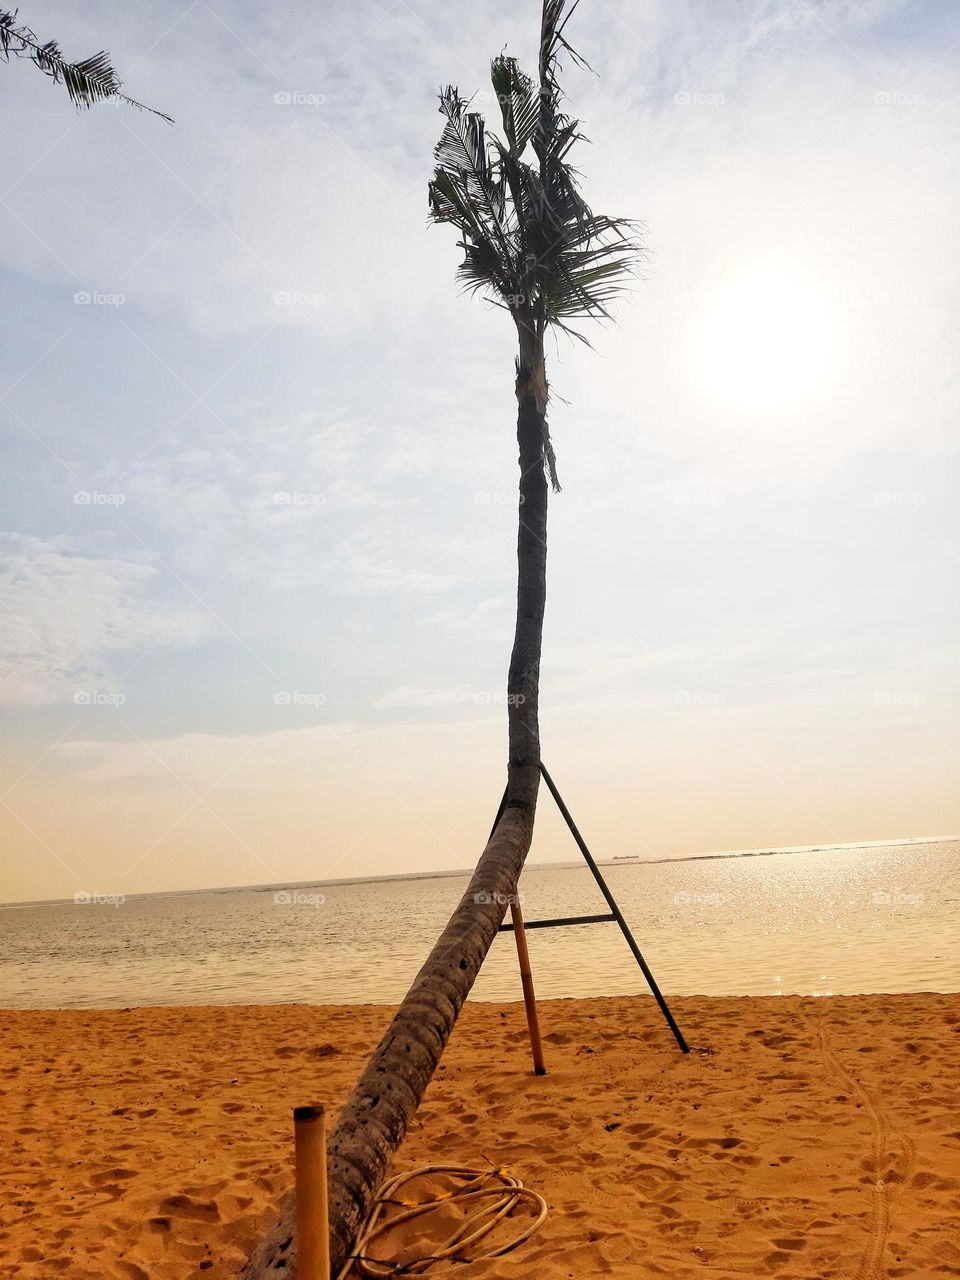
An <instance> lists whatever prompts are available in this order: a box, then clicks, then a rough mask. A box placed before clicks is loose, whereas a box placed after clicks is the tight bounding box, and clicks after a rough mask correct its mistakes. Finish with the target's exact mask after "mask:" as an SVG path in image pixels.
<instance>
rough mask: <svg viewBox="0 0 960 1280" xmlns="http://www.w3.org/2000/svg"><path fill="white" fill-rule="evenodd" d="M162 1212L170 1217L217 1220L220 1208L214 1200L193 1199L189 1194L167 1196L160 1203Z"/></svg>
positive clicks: (198, 1220)
mask: <svg viewBox="0 0 960 1280" xmlns="http://www.w3.org/2000/svg"><path fill="white" fill-rule="evenodd" d="M160 1208H161V1210H162V1211H163V1213H164V1214H169V1215H170V1217H171V1218H189V1219H191V1221H193V1222H219V1221H220V1210H219V1208H218V1206H217V1202H216V1200H194V1199H193V1198H192V1197H191V1196H185V1195H175V1196H167V1198H166V1200H163V1201H162V1202H161V1204H160Z"/></svg>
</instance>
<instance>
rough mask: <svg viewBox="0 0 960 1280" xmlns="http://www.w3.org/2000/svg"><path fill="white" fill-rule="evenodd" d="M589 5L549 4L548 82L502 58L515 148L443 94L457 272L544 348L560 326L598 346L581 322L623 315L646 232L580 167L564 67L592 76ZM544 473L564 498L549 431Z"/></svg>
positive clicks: (435, 208)
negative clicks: (576, 44) (594, 202)
mask: <svg viewBox="0 0 960 1280" xmlns="http://www.w3.org/2000/svg"><path fill="white" fill-rule="evenodd" d="M579 3H580V0H543V17H542V22H541V28H540V53H539V59H538V78H537V80H536V81H534V80H533V79H531V77H529V76H528V75H526V74H525V73H524V72H523V71H521V70H520V67H519V66H518V64H517V62H516V60H515V59H514V58H508V57H506V56H505V55H504V54H500V55H499V57H497V58H494V60H493V62H492V64H491V68H490V79H491V83H492V84H493V88H494V91H495V93H496V95H497V102H498V104H499V107H500V116H501V121H502V125H503V138H502V139H501V138H497V137H496V136H495V135H492V134H490V133H488V132H487V130H486V127H485V125H484V122H483V119H482V117H481V116H480V115H479V114H478V113H476V112H472V111H470V110H469V109H468V108H469V104H468V103H467V102H466V101H465V100H464V99H463V98H461V97H460V95H459V93H458V92H457V90H456V89H455V88H453V87H452V86H448V87H447V88H446V89H443V90H442V91H441V93H440V110H441V112H442V114H443V115H444V117H445V124H444V128H443V132H442V134H441V136H440V141H439V143H438V144H437V148H436V153H435V154H436V163H437V167H436V171H435V173H434V177H433V181H432V182H431V183H430V187H429V200H430V217H431V219H432V220H433V221H434V222H449V223H451V224H453V225H454V226H455V227H457V229H458V230H459V231H460V236H461V238H460V241H459V247H460V248H461V249H462V250H463V254H464V256H463V261H462V262H461V264H460V267H459V269H458V272H457V277H458V279H459V280H460V282H461V284H462V285H463V286H464V288H466V289H467V290H470V291H478V290H481V291H484V292H486V293H487V294H488V295H489V296H491V297H492V298H493V301H494V302H496V303H497V305H499V306H503V307H505V308H506V309H507V310H509V311H510V313H511V314H512V316H513V319H514V321H515V322H516V324H517V327H518V329H519V330H520V332H521V334H523V333H526V334H530V333H534V334H536V335H537V336H538V337H539V338H540V339H541V340H542V338H543V335H544V333H545V331H546V330H547V329H548V328H551V327H552V328H554V329H557V330H559V331H560V332H563V333H565V334H569V335H570V336H571V337H573V338H577V339H579V340H581V341H584V342H586V338H585V337H584V336H583V334H581V333H580V332H579V331H578V330H577V328H576V327H575V326H576V322H577V321H580V320H585V319H588V320H597V319H599V320H609V319H611V318H612V312H611V306H612V304H613V302H614V300H615V299H616V298H617V297H618V296H619V295H620V294H621V293H622V292H623V288H624V285H625V282H626V280H627V279H628V277H629V276H630V275H631V274H633V273H634V271H635V270H636V263H637V260H638V257H639V255H640V253H641V252H642V250H641V247H640V245H639V243H638V240H637V234H636V233H637V229H638V228H637V224H636V223H634V222H632V221H631V220H630V219H627V218H614V217H608V216H607V215H605V214H596V213H594V212H593V210H592V209H591V208H590V206H589V205H588V204H587V202H586V200H585V199H584V197H583V196H582V194H581V192H580V174H579V173H578V172H577V170H576V169H575V168H574V167H573V165H572V164H571V162H570V156H571V152H572V151H573V149H574V147H575V146H576V144H577V143H578V142H583V141H586V139H585V138H584V135H583V134H582V132H581V131H580V122H579V121H578V120H576V119H574V118H573V117H572V116H570V115H569V114H567V112H566V111H565V109H564V95H563V91H562V90H561V88H560V83H559V79H558V75H559V71H560V69H561V58H562V57H568V58H569V59H570V60H571V61H572V62H573V63H574V64H575V65H576V66H578V67H586V68H587V69H589V67H588V64H587V63H586V61H585V60H584V59H583V58H582V57H581V56H580V55H579V54H578V53H577V52H576V50H575V49H574V48H573V47H572V46H571V45H570V43H569V41H568V40H567V38H566V35H565V34H564V33H565V31H566V27H567V24H568V22H569V21H570V19H571V17H572V16H573V14H574V12H575V11H576V9H577V7H578V5H579ZM543 453H544V465H545V467H546V468H547V471H548V474H549V476H550V479H551V482H552V484H553V486H554V488H555V489H559V483H558V481H557V474H556V462H555V458H554V453H553V446H552V445H551V443H550V435H549V431H548V429H547V426H546V421H545V420H544V424H543Z"/></svg>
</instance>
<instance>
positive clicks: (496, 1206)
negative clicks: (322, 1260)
mask: <svg viewBox="0 0 960 1280" xmlns="http://www.w3.org/2000/svg"><path fill="white" fill-rule="evenodd" d="M430 1174H445V1175H447V1176H448V1177H450V1178H451V1179H452V1180H453V1183H454V1186H453V1187H452V1188H451V1189H449V1190H446V1191H439V1192H437V1191H434V1192H431V1193H428V1194H427V1195H426V1196H424V1197H422V1198H419V1199H404V1198H401V1196H400V1194H399V1193H400V1190H401V1188H402V1187H404V1186H406V1184H407V1183H409V1182H413V1181H414V1180H415V1179H416V1178H423V1177H427V1176H428V1175H430ZM458 1183H462V1185H460V1186H459V1187H458ZM481 1201H483V1202H484V1203H479V1202H481ZM521 1202H526V1203H528V1204H530V1205H531V1206H533V1208H534V1209H535V1210H536V1216H535V1217H533V1218H531V1219H530V1221H529V1222H528V1223H527V1225H525V1226H524V1227H523V1228H522V1229H521V1230H520V1231H518V1232H517V1234H516V1235H514V1236H513V1237H511V1238H510V1239H509V1240H507V1241H506V1242H505V1243H497V1244H494V1245H493V1247H488V1248H487V1249H486V1250H483V1251H479V1252H478V1251H476V1246H477V1244H478V1243H479V1242H480V1241H482V1240H483V1239H484V1238H485V1237H486V1236H488V1235H489V1234H490V1232H491V1231H493V1230H494V1228H495V1227H497V1226H498V1225H499V1224H500V1223H501V1222H503V1220H504V1219H505V1218H508V1217H509V1216H510V1214H511V1213H512V1212H513V1210H514V1209H515V1208H516V1207H517V1205H518V1204H520V1203H521ZM451 1204H455V1205H459V1206H460V1207H462V1208H464V1209H465V1210H467V1212H465V1215H464V1217H463V1219H462V1220H461V1221H460V1223H459V1224H458V1226H457V1229H456V1230H455V1231H454V1233H453V1235H451V1236H450V1237H449V1238H448V1239H446V1240H444V1241H443V1243H442V1244H439V1245H436V1246H434V1247H432V1251H431V1252H430V1253H429V1254H424V1255H423V1256H422V1257H418V1258H413V1259H408V1261H406V1262H391V1261H389V1260H388V1259H385V1258H375V1257H373V1256H371V1253H370V1247H371V1245H372V1244H373V1242H374V1241H375V1240H376V1239H377V1238H378V1237H380V1236H383V1235H385V1234H386V1233H387V1232H388V1231H392V1230H393V1229H394V1228H395V1227H397V1226H399V1225H401V1224H402V1223H404V1222H409V1221H411V1220H412V1219H413V1218H418V1217H421V1216H422V1215H424V1214H428V1213H432V1212H435V1211H436V1210H438V1209H441V1208H443V1209H445V1208H447V1207H448V1206H449V1205H451ZM474 1204H476V1205H477V1207H476V1208H470V1209H468V1206H471V1205H474ZM546 1216H547V1202H546V1200H544V1198H543V1196H541V1195H540V1194H539V1193H538V1192H536V1191H532V1190H531V1189H530V1188H529V1187H525V1186H524V1185H523V1183H522V1182H521V1181H520V1179H519V1178H515V1177H514V1176H513V1175H512V1174H511V1173H510V1172H509V1171H508V1170H507V1169H505V1168H497V1167H492V1168H490V1169H487V1170H477V1169H468V1168H465V1167H464V1166H463V1165H457V1164H425V1165H422V1166H421V1167H420V1168H419V1169H412V1170H410V1171H409V1172H407V1173H398V1174H397V1175H396V1176H395V1177H393V1178H391V1179H389V1181H387V1182H385V1183H384V1184H383V1186H382V1187H381V1188H380V1193H379V1195H378V1196H377V1199H376V1201H375V1203H374V1206H373V1209H372V1210H371V1212H370V1216H369V1218H368V1219H367V1222H366V1225H365V1227H364V1228H363V1231H362V1232H361V1233H360V1235H359V1236H358V1238H357V1242H356V1244H355V1245H354V1250H353V1253H352V1254H351V1256H350V1257H349V1258H348V1259H347V1262H346V1264H345V1266H344V1268H343V1270H342V1271H341V1272H340V1274H339V1276H338V1277H337V1280H345V1278H346V1276H347V1275H348V1274H350V1272H351V1268H355V1271H354V1274H355V1275H358V1276H364V1277H367V1278H368V1280H391V1277H393V1276H416V1275H425V1274H429V1275H430V1276H431V1278H433V1277H439V1276H448V1275H454V1274H456V1275H460V1274H461V1273H462V1268H463V1264H464V1263H467V1262H481V1261H485V1260H487V1259H489V1258H499V1257H501V1256H502V1255H503V1254H505V1253H510V1251H511V1250H513V1249H516V1248H518V1247H519V1246H520V1245H521V1244H523V1243H524V1241H525V1240H529V1239H530V1237H531V1236H532V1235H533V1233H534V1232H535V1231H536V1230H537V1229H538V1227H539V1226H540V1225H541V1223H542V1222H543V1220H544V1219H545V1218H546ZM404 1252H405V1253H409V1252H410V1251H409V1250H404ZM444 1262H453V1263H455V1264H456V1265H454V1266H451V1267H444V1268H442V1269H437V1264H442V1263H444Z"/></svg>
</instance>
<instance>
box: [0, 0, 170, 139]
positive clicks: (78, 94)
mask: <svg viewBox="0 0 960 1280" xmlns="http://www.w3.org/2000/svg"><path fill="white" fill-rule="evenodd" d="M11 54H13V56H14V57H15V58H29V59H30V61H31V62H33V63H35V64H36V65H37V66H38V67H39V68H40V70H41V71H42V72H43V73H44V75H47V76H49V77H50V79H51V80H53V81H54V83H55V84H62V85H63V86H64V87H65V88H66V91H67V93H68V94H69V95H70V101H71V102H72V103H73V105H74V106H75V107H77V108H78V109H81V108H86V107H92V106H93V105H94V103H96V102H105V101H107V100H108V99H111V98H112V99H113V100H114V101H116V102H122V103H124V104H125V105H126V106H128V107H136V109H137V110H138V111H149V112H150V114H151V115H153V116H159V117H160V119H161V120H166V122H167V124H173V120H172V119H171V117H170V116H168V115H164V113H163V112H162V111H155V110H154V109H153V107H147V106H144V104H143V103H142V102H138V101H137V100H136V98H128V97H127V95H126V94H125V93H121V92H120V90H121V87H122V86H121V83H120V79H119V77H118V75H117V73H116V71H115V70H114V68H113V66H112V65H111V63H110V55H109V54H108V53H104V52H102V51H101V52H100V53H95V54H93V55H92V56H91V57H89V58H83V59H82V60H81V61H80V62H67V60H66V58H64V56H63V54H62V53H61V52H60V46H59V45H58V44H57V42H56V40H46V41H44V42H43V43H42V44H41V42H40V40H39V38H38V37H37V36H36V35H35V33H34V32H33V31H31V30H30V28H29V27H26V26H24V25H23V23H18V22H17V10H16V9H14V10H13V11H12V12H11V11H10V10H9V9H0V57H3V59H4V61H5V62H9V61H10V55H11Z"/></svg>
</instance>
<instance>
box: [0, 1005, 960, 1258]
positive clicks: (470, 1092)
mask: <svg viewBox="0 0 960 1280" xmlns="http://www.w3.org/2000/svg"><path fill="white" fill-rule="evenodd" d="M674 1008H675V1012H676V1015H677V1018H678V1021H679V1022H680V1024H681V1026H682V1027H683V1028H684V1030H685V1031H686V1033H687V1037H688V1039H689V1040H690V1043H691V1045H693V1046H695V1047H694V1050H693V1052H692V1053H691V1054H690V1055H689V1057H686V1058H684V1057H682V1056H681V1055H680V1054H679V1053H678V1052H677V1051H676V1049H675V1047H674V1045H673V1041H672V1039H671V1038H670V1036H669V1033H668V1032H667V1030H666V1028H665V1027H664V1026H663V1024H662V1022H661V1021H660V1018H659V1014H658V1013H657V1010H656V1008H655V1006H654V1005H653V1002H652V1001H651V1000H650V999H648V998H629V999H624V998H611V999H593V1000H555V1001H546V1002H543V1003H542V1005H541V1017H542V1025H543V1030H544V1033H545V1040H546V1050H547V1055H548V1059H547V1065H548V1068H549V1074H548V1075H547V1076H546V1077H545V1078H541V1079H537V1078H535V1077H534V1076H533V1075H532V1074H531V1072H530V1064H529V1048H528V1044H527V1040H526V1030H525V1023H524V1018H523V1009H522V1005H519V1004H516V1005H515V1004H509V1005H490V1004H480V1003H475V1004H471V1005H468V1007H467V1008H466V1010H465V1012H464V1014H463V1016H462V1018H461V1021H460V1023H459V1025H458V1027H457V1030H456V1032H455V1035H454V1038H453V1040H452V1041H451V1044H450V1046H449V1048H448V1050H447V1053H446V1055H445V1057H444V1061H443V1063H442V1065H441V1069H440V1071H439V1072H438V1073H437V1076H436V1078H435V1080H434V1082H433V1084H432V1086H431V1088H430V1090H429V1092H428V1094H427V1098H426V1101H425V1103H424V1105H423V1106H422V1108H421V1110H420V1112H419V1115H418V1117H417V1120H416V1122H415V1124H414V1127H413V1129H412V1130H411V1132H410V1134H409V1135H408V1138H407V1140H406V1142H405V1144H404V1146H403V1148H402V1150H401V1153H400V1156H399V1158H398V1160H397V1163H396V1166H395V1167H396V1168H397V1169H401V1168H407V1167H413V1166H415V1165H419V1164H423V1163H427V1162H429V1161H433V1160H437V1159H441V1158H442V1159H444V1160H450V1161H453V1162H462V1163H464V1164H468V1165H483V1164H484V1161H485V1159H490V1160H496V1161H500V1162H503V1163H506V1164H508V1165H509V1167H510V1169H511V1170H512V1171H513V1172H514V1173H515V1174H516V1175H517V1176H519V1177H520V1178H521V1179H522V1180H523V1181H524V1182H525V1183H526V1184H527V1185H529V1186H532V1187H534V1188H536V1189H537V1190H539V1191H540V1192H541V1193H542V1194H543V1195H544V1196H545V1197H546V1199H547V1201H548V1204H549V1208H550V1214H549V1217H548V1219H547V1221H546V1223H545V1225H544V1227H543V1228H542V1230H541V1231H540V1233H539V1234H538V1235H536V1236H535V1237H534V1238H533V1239H532V1240H531V1241H529V1242H528V1243H527V1244H526V1245H525V1246H523V1248H522V1249H521V1250H520V1251H518V1252H517V1253H514V1254H512V1255H509V1256H507V1257H505V1258H503V1259H500V1260H499V1261H497V1262H491V1263H481V1264H478V1265H477V1266H476V1267H474V1268H471V1270H470V1271H466V1270H465V1271H464V1274H465V1275H467V1274H470V1275H476V1276H477V1277H488V1278H489V1277H510V1276H515V1277H521V1276H523V1277H526V1276H531V1275H536V1276H543V1277H547V1278H548V1280H553V1278H555V1280H567V1278H568V1277H574V1276H576V1277H580V1276H594V1275H596V1276H615V1277H628V1276H629V1277H636V1276H641V1277H646V1276H650V1277H653V1276H665V1277H689V1276H691V1275H695V1274H704V1275H715V1276H743V1275H750V1276H774V1277H784V1278H786V1277H789V1278H790V1280H806V1278H808V1277H809V1278H810V1280H814V1278H815V1277H816V1278H820V1277H836V1278H837V1280H874V1278H875V1277H877V1278H878V1277H898V1276H904V1277H927V1276H941V1275H943V1276H946V1275H957V1274H960V1114H958V1107H957V1100H958V1085H957V1081H958V1080H960V995H901V996H855V997H830V998H822V999H810V998H805V999H801V998H795V997H791V998H782V999H776V998H742V999H718V998H687V999H683V1000H677V1001H675V1002H674ZM390 1013H391V1011H390V1009H388V1008H385V1007H379V1006H378V1007H374V1006H359V1007H358V1006H352V1007H317V1006H305V1005H281V1006H265V1007H250V1006H236V1007H227V1008H148V1009H130V1010H109V1011H64V1012H46V1011H44V1012H22V1011H21V1012H9V1011H4V1012H0V1026H2V1030H3V1037H2V1045H3V1048H2V1067H0V1079H2V1085H0V1098H2V1107H0V1117H2V1118H0V1146H2V1150H3V1153H4V1157H3V1172H2V1201H3V1213H2V1226H0V1259H2V1262H0V1274H2V1275H3V1276H18V1277H23V1278H24V1280H45V1278H46V1277H50V1276H54V1275H56V1276H61V1277H67V1278H70V1280H73V1278H76V1280H80V1277H85V1278H86V1277H89V1278H91V1280H92V1278H93V1277H98V1278H100V1277H117V1278H119V1280H148V1278H149V1280H187V1277H196V1276H198V1275H201V1274H202V1275H204V1276H207V1277H210V1280H218V1278H219V1277H224V1278H225V1277H229V1276H234V1275H235V1274H236V1272H237V1269H238V1267H239V1265H240V1263H241V1261H242V1259H243V1258H244V1256H245V1254H246V1251H247V1250H248V1249H249V1247H250V1246H251V1245H252V1244H253V1243H254V1242H255V1240H256V1239H257V1237H258V1233H259V1232H260V1230H261V1229H262V1227H263V1226H264V1224H265V1223H266V1222H267V1221H268V1220H269V1217H270V1213H271V1206H272V1204H273V1203H274V1202H275V1200H276V1199H277V1197H279V1195H280V1194H281V1193H282V1192H283V1191H285V1190H286V1189H287V1188H288V1187H289V1186H290V1185H291V1183H292V1167H291V1158H292V1149H291V1148H292V1143H291V1134H290V1112H291V1108H292V1107H293V1106H294V1105H297V1104H300V1103H303V1102H307V1101H321V1102H324V1103H327V1104H328V1105H330V1106H332V1107H335V1106H336V1105H337V1104H338V1103H339V1102H340V1101H342V1099H343V1098H344V1096H345V1094H346V1092H347V1090H348V1088H349V1086H350V1084H351V1082H352V1081H353V1079H354V1078H355V1076H356V1074H357V1072H358V1069H359V1068H360V1066H361V1064H362V1061H363V1060H364V1058H365V1056H366V1055H367V1053H368V1052H369V1050H370V1049H371V1047H372V1046H373V1045H374V1043H375V1041H376V1038H377V1036H378V1035H379V1033H380V1031H381V1029H382V1028H383V1026H384V1025H385V1024H386V1022H387V1020H388V1019H389V1017H390Z"/></svg>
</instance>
